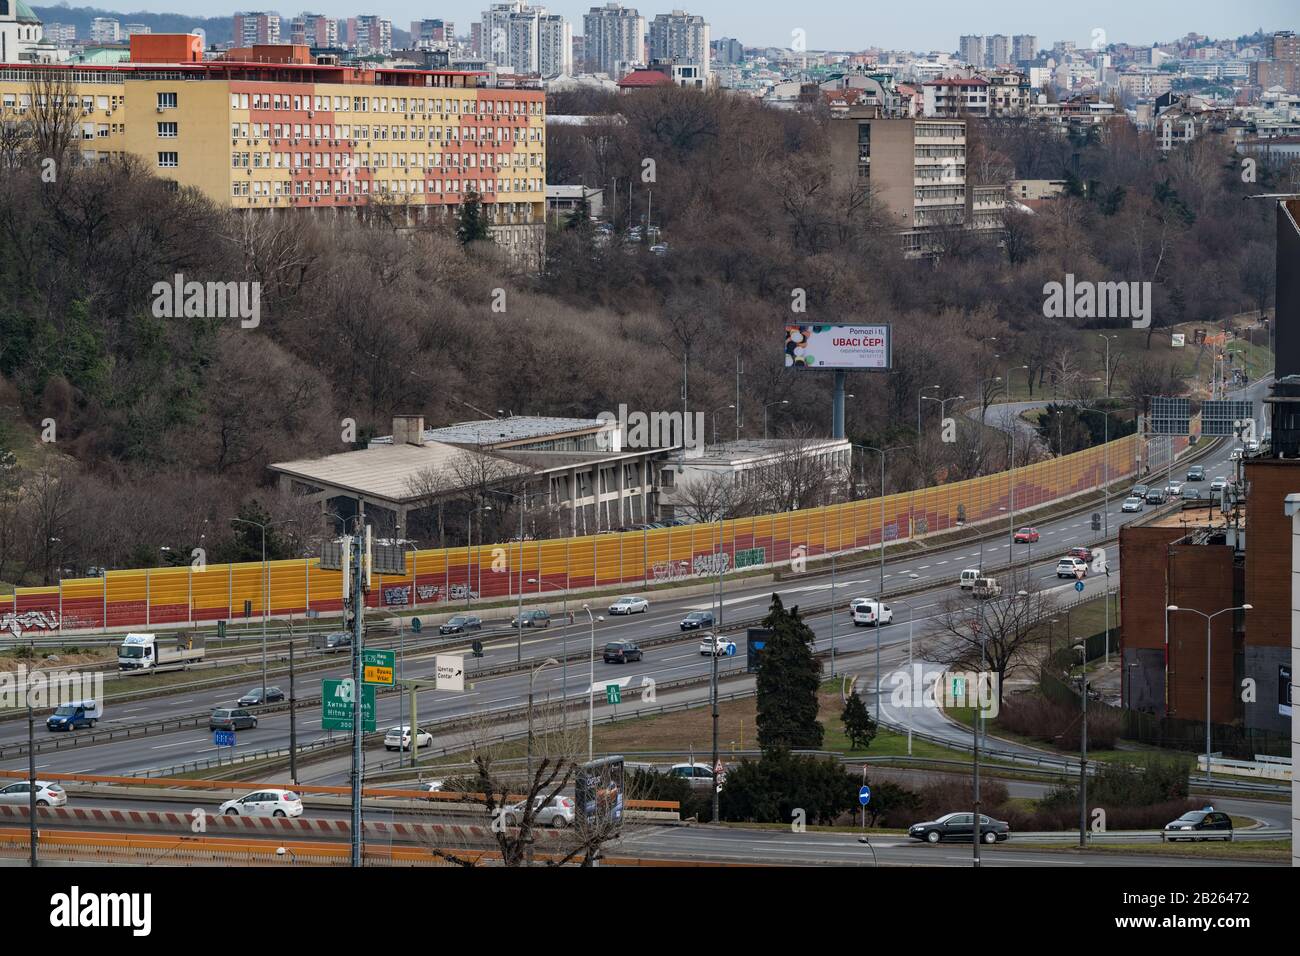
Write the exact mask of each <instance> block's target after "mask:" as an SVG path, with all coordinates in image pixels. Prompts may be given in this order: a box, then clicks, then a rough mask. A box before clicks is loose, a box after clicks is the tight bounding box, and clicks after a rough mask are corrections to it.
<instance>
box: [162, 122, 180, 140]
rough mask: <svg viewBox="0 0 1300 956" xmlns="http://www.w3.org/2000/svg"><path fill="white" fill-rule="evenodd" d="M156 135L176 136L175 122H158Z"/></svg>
mask: <svg viewBox="0 0 1300 956" xmlns="http://www.w3.org/2000/svg"><path fill="white" fill-rule="evenodd" d="M158 136H159V138H160V139H175V138H176V124H175V123H159V124H158Z"/></svg>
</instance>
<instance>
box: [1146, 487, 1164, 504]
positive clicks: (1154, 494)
mask: <svg viewBox="0 0 1300 956" xmlns="http://www.w3.org/2000/svg"><path fill="white" fill-rule="evenodd" d="M1146 502H1147V504H1149V505H1162V504H1164V503H1165V493H1164V491H1163V490H1162V489H1160V488H1148V489H1147V496H1146Z"/></svg>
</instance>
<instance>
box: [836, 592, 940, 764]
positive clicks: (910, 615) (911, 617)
mask: <svg viewBox="0 0 1300 956" xmlns="http://www.w3.org/2000/svg"><path fill="white" fill-rule="evenodd" d="M908 577H909V578H919V577H920V575H919V574H909V575H908ZM894 604H896V605H897V604H901V605H903V607H905V608H907V679H908V680H909V681H910V680H911V679H912V625H913V624H915V623H916V608H915V607H913V606H912V602H911V601H895V602H894ZM834 675H835V672H834V671H831V676H832V677H833V676H834ZM907 755H908V756H909V757H910V756H912V709H911V706H910V704H909V706H908V710H907Z"/></svg>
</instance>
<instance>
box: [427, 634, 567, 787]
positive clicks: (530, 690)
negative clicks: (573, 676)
mask: <svg viewBox="0 0 1300 956" xmlns="http://www.w3.org/2000/svg"><path fill="white" fill-rule="evenodd" d="M558 663H559V661H557V660H556V659H555V658H554V657H548V658H546V660H544V661H542V662H541V663H540V664H538V665H537V666H536V667H534V668H533V672H532V673H531V674H529V675H528V786H530V787H531V786H532V780H533V684H534V683H535V682H536V681H537V675H538V674H540V673H541V672H542V669H543V668H544V667H549V666H550V665H551V664H558ZM411 733H415V730H414V729H412V730H411Z"/></svg>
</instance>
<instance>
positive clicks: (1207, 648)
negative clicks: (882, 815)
mask: <svg viewBox="0 0 1300 956" xmlns="http://www.w3.org/2000/svg"><path fill="white" fill-rule="evenodd" d="M1253 609H1254V608H1253V607H1252V606H1251V605H1249V604H1239V605H1237V606H1236V607H1225V608H1224V609H1223V610H1221V611H1215V612H1214V613H1213V614H1206V613H1205V612H1204V611H1198V610H1196V608H1194V607H1179V606H1178V605H1177V604H1170V605H1169V606H1168V607H1166V608H1165V613H1166V615H1167V614H1168V613H1169V612H1170V611H1190V612H1191V613H1192V614H1199V615H1200V616H1201V617H1203V618H1205V782H1206V783H1209V782H1210V625H1211V623H1212V622H1213V621H1214V619H1215V618H1216V617H1218V616H1219V615H1220V614H1227V613H1228V612H1230V611H1250V610H1253Z"/></svg>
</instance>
